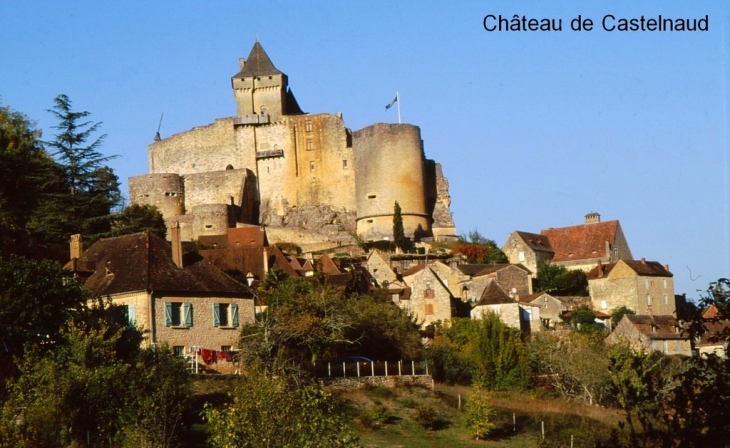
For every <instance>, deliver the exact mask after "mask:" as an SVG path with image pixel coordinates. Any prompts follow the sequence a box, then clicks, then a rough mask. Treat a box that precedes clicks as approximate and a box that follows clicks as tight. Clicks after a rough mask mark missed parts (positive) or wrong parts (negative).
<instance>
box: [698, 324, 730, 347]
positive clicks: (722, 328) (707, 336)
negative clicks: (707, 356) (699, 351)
mask: <svg viewBox="0 0 730 448" xmlns="http://www.w3.org/2000/svg"><path fill="white" fill-rule="evenodd" d="M703 325H704V327H705V332H704V333H702V335H701V336H700V340H699V342H697V344H696V345H698V346H707V345H725V346H726V345H727V341H726V339H727V335H728V334H729V333H730V321H729V320H721V321H707V322H705V323H704V324H703Z"/></svg>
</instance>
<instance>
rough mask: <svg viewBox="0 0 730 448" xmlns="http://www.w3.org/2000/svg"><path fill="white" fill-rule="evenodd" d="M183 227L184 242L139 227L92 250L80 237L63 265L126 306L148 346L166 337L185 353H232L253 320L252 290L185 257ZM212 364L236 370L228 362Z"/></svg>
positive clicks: (198, 260)
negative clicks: (174, 244) (242, 329)
mask: <svg viewBox="0 0 730 448" xmlns="http://www.w3.org/2000/svg"><path fill="white" fill-rule="evenodd" d="M173 230H175V229H173ZM178 230H179V229H178ZM176 233H177V232H174V231H173V240H175V234H176ZM177 234H178V239H177V241H178V247H172V248H171V247H170V245H169V244H168V243H167V242H165V241H164V240H162V239H161V238H159V237H157V236H155V235H154V234H151V233H150V232H141V233H135V234H132V235H124V236H119V237H114V238H106V239H101V240H99V241H97V242H96V243H94V244H93V245H91V247H89V248H88V249H87V250H86V251H83V250H82V248H81V240H80V237H79V236H75V238H73V239H72V243H71V244H72V250H71V253H72V259H71V261H69V263H67V264H66V266H65V268H66V269H69V270H72V271H74V272H75V273H77V274H78V276H79V278H81V279H82V281H83V282H84V288H86V289H88V290H89V291H90V292H91V294H92V295H93V296H94V297H105V298H109V299H111V301H112V303H113V304H115V305H121V306H124V307H126V312H127V316H128V318H129V321H130V324H133V325H135V326H137V327H138V328H141V329H142V330H143V331H144V332H146V340H145V342H144V344H145V345H158V344H168V345H169V347H170V348H171V349H172V350H174V352H175V353H176V354H178V355H180V356H185V355H190V354H191V353H193V352H201V353H202V350H205V351H206V352H207V353H211V352H212V353H217V352H228V353H227V354H226V353H223V354H221V357H223V358H226V359H230V352H231V351H233V350H235V349H236V347H237V344H238V338H239V333H240V331H239V330H240V326H241V325H243V324H245V323H247V322H252V321H253V320H254V300H253V294H252V291H251V290H249V288H248V287H247V286H245V285H243V284H241V283H239V282H237V281H236V280H234V279H233V278H231V277H229V276H228V275H226V274H225V273H224V272H223V271H221V270H220V269H218V268H216V267H215V266H213V265H212V264H211V263H209V262H208V261H206V260H205V259H203V258H202V257H201V256H200V255H198V254H196V253H189V254H185V256H183V255H182V247H181V245H179V233H177ZM200 362H201V363H202V359H201V361H200ZM210 368H211V369H213V370H216V371H218V372H221V373H233V372H234V371H235V370H237V366H236V364H235V363H234V362H229V361H222V362H217V363H213V364H212V365H210Z"/></svg>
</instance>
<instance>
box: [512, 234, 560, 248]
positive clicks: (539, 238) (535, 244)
mask: <svg viewBox="0 0 730 448" xmlns="http://www.w3.org/2000/svg"><path fill="white" fill-rule="evenodd" d="M515 233H516V234H517V235H518V236H519V237H520V238H522V241H524V242H525V244H527V246H528V247H529V248H530V249H532V250H542V251H547V252H553V248H552V246H550V241H549V240H548V238H547V237H546V236H545V235H538V234H537V233H530V232H522V231H520V230H516V231H515Z"/></svg>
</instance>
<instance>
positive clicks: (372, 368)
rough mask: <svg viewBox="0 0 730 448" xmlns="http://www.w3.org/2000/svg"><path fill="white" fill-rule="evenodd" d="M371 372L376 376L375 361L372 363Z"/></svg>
mask: <svg viewBox="0 0 730 448" xmlns="http://www.w3.org/2000/svg"><path fill="white" fill-rule="evenodd" d="M370 372H371V373H372V375H371V376H375V363H374V362H371V363H370Z"/></svg>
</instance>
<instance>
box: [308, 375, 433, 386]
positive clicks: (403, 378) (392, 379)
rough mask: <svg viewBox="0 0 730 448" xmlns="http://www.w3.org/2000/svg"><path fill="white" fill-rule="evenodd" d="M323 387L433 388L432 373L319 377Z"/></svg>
mask: <svg viewBox="0 0 730 448" xmlns="http://www.w3.org/2000/svg"><path fill="white" fill-rule="evenodd" d="M317 381H318V382H319V384H320V385H321V386H322V387H325V388H329V389H364V388H367V387H391V388H394V387H410V386H416V387H424V388H427V389H433V385H434V383H433V377H432V376H431V375H398V376H361V377H347V378H317Z"/></svg>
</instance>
